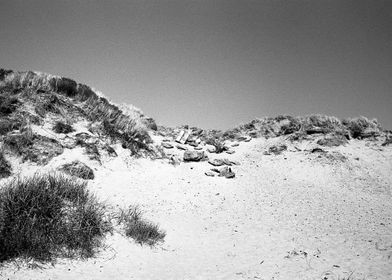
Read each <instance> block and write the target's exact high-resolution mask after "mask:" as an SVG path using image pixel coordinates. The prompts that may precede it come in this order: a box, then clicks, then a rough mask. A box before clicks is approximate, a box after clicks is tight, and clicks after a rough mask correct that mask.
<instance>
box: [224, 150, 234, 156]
mask: <svg viewBox="0 0 392 280" xmlns="http://www.w3.org/2000/svg"><path fill="white" fill-rule="evenodd" d="M234 153H235V151H233V150H228V151H226V154H229V155H231V154H234Z"/></svg>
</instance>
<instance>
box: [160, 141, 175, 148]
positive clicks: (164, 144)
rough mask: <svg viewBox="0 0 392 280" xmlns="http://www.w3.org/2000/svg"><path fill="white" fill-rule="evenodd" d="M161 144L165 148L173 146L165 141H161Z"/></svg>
mask: <svg viewBox="0 0 392 280" xmlns="http://www.w3.org/2000/svg"><path fill="white" fill-rule="evenodd" d="M161 145H162V147H164V148H165V149H173V148H174V146H173V145H172V144H170V143H167V142H162V143H161Z"/></svg>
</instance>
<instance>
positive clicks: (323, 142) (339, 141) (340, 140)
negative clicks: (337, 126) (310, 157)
mask: <svg viewBox="0 0 392 280" xmlns="http://www.w3.org/2000/svg"><path fill="white" fill-rule="evenodd" d="M346 143H347V139H346V137H344V136H343V135H326V136H325V137H324V138H321V139H319V140H318V141H317V144H318V145H320V146H326V147H337V146H340V145H344V144H346Z"/></svg>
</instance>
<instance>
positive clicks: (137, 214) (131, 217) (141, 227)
mask: <svg viewBox="0 0 392 280" xmlns="http://www.w3.org/2000/svg"><path fill="white" fill-rule="evenodd" d="M142 214H143V213H142V211H141V210H140V209H139V208H138V207H132V206H130V207H128V208H127V209H121V210H120V212H119V215H118V218H117V221H118V224H122V225H123V226H124V230H125V235H126V236H128V237H131V238H133V239H134V240H135V241H136V242H137V243H139V244H147V245H150V246H153V245H155V244H156V243H158V242H160V241H163V239H164V238H165V236H166V233H165V232H164V231H162V230H161V229H159V226H158V225H157V224H153V223H151V222H149V221H146V220H144V219H143V217H142Z"/></svg>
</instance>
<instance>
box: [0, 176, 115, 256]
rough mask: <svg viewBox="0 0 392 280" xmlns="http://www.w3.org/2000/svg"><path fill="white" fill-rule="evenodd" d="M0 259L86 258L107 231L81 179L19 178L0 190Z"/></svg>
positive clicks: (99, 205) (102, 215)
mask: <svg viewBox="0 0 392 280" xmlns="http://www.w3.org/2000/svg"><path fill="white" fill-rule="evenodd" d="M0 217H1V219H0V261H7V260H10V259H14V258H19V257H21V258H27V259H29V258H33V259H35V260H38V261H51V260H53V259H54V258H55V257H59V256H61V257H75V256H79V257H90V256H93V255H94V253H95V252H96V249H97V248H98V246H99V245H100V244H101V239H102V238H103V237H104V235H105V234H106V233H108V232H110V231H111V230H112V227H111V224H110V223H109V222H108V219H107V216H106V212H105V206H104V205H103V204H102V203H100V202H99V201H97V200H96V198H95V197H94V196H93V195H91V194H90V193H89V192H88V190H87V189H86V183H84V182H80V181H77V180H75V179H73V178H68V177H65V176H62V175H59V174H47V175H40V174H35V175H34V176H32V177H26V178H22V177H18V178H14V179H13V180H12V181H11V182H9V183H8V184H7V185H5V186H4V187H3V188H2V189H1V190H0Z"/></svg>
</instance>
